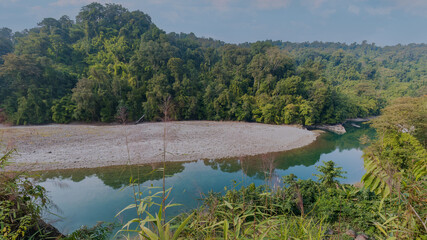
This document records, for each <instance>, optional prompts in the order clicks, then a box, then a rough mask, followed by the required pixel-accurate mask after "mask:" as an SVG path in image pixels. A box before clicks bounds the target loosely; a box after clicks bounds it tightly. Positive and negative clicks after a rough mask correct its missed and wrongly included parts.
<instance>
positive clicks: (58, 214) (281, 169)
mask: <svg viewBox="0 0 427 240" xmlns="http://www.w3.org/2000/svg"><path fill="white" fill-rule="evenodd" d="M360 126H361V127H360V128H357V127H354V126H351V125H350V124H348V125H345V127H346V129H347V133H346V134H344V135H336V134H333V133H324V134H322V135H321V136H320V137H318V139H317V140H316V141H315V142H313V143H312V144H310V145H308V146H305V147H302V148H299V149H294V150H291V151H287V152H282V153H271V154H265V155H262V156H254V157H245V158H234V159H221V160H198V161H192V162H182V163H177V162H170V163H167V165H166V185H167V187H172V188H173V189H172V192H171V194H170V196H169V198H168V201H172V202H173V203H180V204H182V206H180V207H174V208H170V209H169V210H168V212H167V214H168V215H169V216H173V215H176V214H179V213H181V212H184V211H188V210H191V209H193V208H196V207H198V206H200V204H201V202H200V200H199V199H200V197H201V196H202V194H204V193H208V192H209V191H214V192H224V191H225V189H230V188H232V187H233V186H234V187H240V185H241V184H243V185H248V184H250V183H255V184H256V185H261V184H269V185H272V186H277V185H280V184H281V180H280V179H281V177H282V176H284V175H288V174H291V173H293V174H295V175H296V176H297V177H298V178H301V179H308V178H313V179H315V177H314V176H313V174H315V173H317V170H316V167H317V166H319V165H322V161H328V160H332V161H334V162H336V163H337V164H338V166H340V167H342V168H343V170H344V171H346V172H347V173H346V174H345V177H346V179H342V180H341V182H343V183H356V182H359V181H360V179H361V177H362V175H363V174H364V172H365V170H364V168H363V159H362V154H363V152H362V149H363V148H364V147H365V146H364V145H362V144H361V143H360V141H359V139H360V137H362V136H364V135H366V136H368V137H370V138H372V137H373V136H374V135H375V131H374V130H373V129H372V128H370V127H369V126H367V125H365V124H360ZM172 157H173V156H172ZM161 167H162V166H161V165H160V164H152V165H141V166H115V167H102V168H93V169H72V170H55V171H48V172H44V173H42V174H41V175H40V177H39V181H40V185H42V186H43V187H45V188H46V190H47V191H48V195H49V197H50V199H51V201H52V202H53V203H54V204H55V206H53V207H52V208H51V210H50V212H51V213H45V214H44V216H45V219H46V220H47V222H49V223H51V224H53V225H54V226H55V227H57V228H58V229H59V230H60V231H61V232H63V233H66V234H67V233H70V232H72V231H74V230H76V229H78V228H79V227H81V226H82V225H87V226H93V225H94V224H96V223H97V222H98V221H104V222H118V223H122V222H126V221H127V220H129V219H130V218H132V217H134V216H135V215H134V212H133V211H129V212H126V213H125V214H122V215H120V216H118V217H115V215H116V214H117V213H118V212H119V211H120V210H122V209H123V208H125V207H126V206H127V205H129V204H131V203H133V195H134V192H133V189H132V188H130V187H127V186H128V185H129V182H130V178H131V177H132V178H133V179H139V183H140V186H141V187H149V186H162V173H161V172H160V171H158V169H159V168H161ZM156 169H157V170H156ZM236 185H237V186H236Z"/></svg>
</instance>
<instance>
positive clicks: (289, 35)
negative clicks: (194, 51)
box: [0, 0, 427, 46]
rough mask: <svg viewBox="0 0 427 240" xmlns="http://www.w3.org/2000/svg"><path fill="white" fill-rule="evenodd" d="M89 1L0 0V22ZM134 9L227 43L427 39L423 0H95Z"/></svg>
mask: <svg viewBox="0 0 427 240" xmlns="http://www.w3.org/2000/svg"><path fill="white" fill-rule="evenodd" d="M91 2H93V0H36V1H35V0H0V27H8V28H11V29H12V30H13V31H21V30H23V29H29V28H33V27H36V26H37V23H38V22H40V21H41V20H42V19H43V18H46V17H53V18H60V17H61V16H63V15H68V16H69V17H70V18H71V19H75V16H76V15H77V13H78V12H79V10H80V9H81V7H82V6H84V5H87V4H89V3H91ZM97 2H99V3H117V4H121V5H123V6H124V7H126V8H128V9H129V10H130V11H134V10H140V11H143V12H144V13H147V14H148V15H150V16H151V18H152V20H153V22H154V23H155V24H156V25H157V26H158V27H159V28H161V29H163V30H165V31H166V32H177V33H179V32H184V33H190V32H193V33H195V34H196V35H197V36H198V37H212V38H214V39H218V40H222V41H225V42H227V43H243V42H255V41H259V40H260V41H262V40H267V39H270V40H282V41H291V42H306V41H309V42H312V41H323V42H345V43H353V42H357V43H360V42H362V41H363V40H366V41H368V43H375V44H376V45H379V46H385V45H395V44H399V43H400V44H409V43H427V0H115V1H110V0H99V1H97Z"/></svg>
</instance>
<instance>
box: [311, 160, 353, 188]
mask: <svg viewBox="0 0 427 240" xmlns="http://www.w3.org/2000/svg"><path fill="white" fill-rule="evenodd" d="M323 164H324V166H318V167H316V168H317V171H319V172H321V173H322V174H315V175H314V176H316V177H317V178H318V179H319V181H320V182H321V183H322V184H325V185H326V186H329V187H331V186H334V184H337V183H338V180H336V178H345V177H344V176H342V174H345V173H346V172H345V171H342V170H341V169H342V167H335V166H336V163H335V162H333V161H327V162H325V161H323Z"/></svg>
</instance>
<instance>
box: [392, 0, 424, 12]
mask: <svg viewBox="0 0 427 240" xmlns="http://www.w3.org/2000/svg"><path fill="white" fill-rule="evenodd" d="M391 1H392V2H394V4H395V6H394V7H396V9H403V10H404V11H406V12H409V13H411V14H417V15H422V16H426V15H427V0H391Z"/></svg>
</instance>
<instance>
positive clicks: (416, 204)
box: [362, 97, 427, 239]
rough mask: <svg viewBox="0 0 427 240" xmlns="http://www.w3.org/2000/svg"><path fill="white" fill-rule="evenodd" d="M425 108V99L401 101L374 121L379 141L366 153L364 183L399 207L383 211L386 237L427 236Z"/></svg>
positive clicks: (404, 99)
mask: <svg viewBox="0 0 427 240" xmlns="http://www.w3.org/2000/svg"><path fill="white" fill-rule="evenodd" d="M424 105H425V97H421V98H418V99H411V98H403V99H398V100H396V101H395V105H391V106H388V107H387V108H385V109H384V115H382V116H380V117H378V118H377V119H375V120H373V125H374V126H375V127H376V128H377V131H378V133H379V139H377V140H376V141H375V142H374V143H372V145H371V146H369V147H368V148H366V149H365V151H364V162H365V168H366V174H365V175H364V176H363V178H362V181H363V183H364V185H365V187H367V188H369V189H371V190H372V191H374V192H375V193H377V194H380V195H381V196H382V198H383V201H386V200H387V201H390V202H391V203H392V204H394V205H395V206H397V208H396V209H394V211H392V212H389V213H387V214H381V207H380V209H379V213H378V214H379V215H380V216H381V218H382V219H381V220H382V221H381V222H377V223H376V226H377V227H378V229H380V230H381V232H382V237H397V238H412V239H416V238H418V237H421V236H425V234H426V233H427V227H426V222H425V219H426V217H427V211H426V210H425V197H426V196H427V190H426V186H427V167H426V166H427V150H426V148H425V144H424V146H423V144H422V143H420V141H419V140H424V141H425V138H424V134H425V133H420V130H422V129H424V128H425V118H421V117H420V116H419V115H422V114H424V113H425V109H424V107H425V106H424ZM407 107H415V108H411V109H408V108H407ZM396 116H397V117H396Z"/></svg>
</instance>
